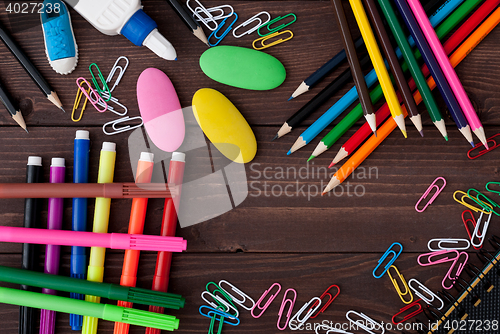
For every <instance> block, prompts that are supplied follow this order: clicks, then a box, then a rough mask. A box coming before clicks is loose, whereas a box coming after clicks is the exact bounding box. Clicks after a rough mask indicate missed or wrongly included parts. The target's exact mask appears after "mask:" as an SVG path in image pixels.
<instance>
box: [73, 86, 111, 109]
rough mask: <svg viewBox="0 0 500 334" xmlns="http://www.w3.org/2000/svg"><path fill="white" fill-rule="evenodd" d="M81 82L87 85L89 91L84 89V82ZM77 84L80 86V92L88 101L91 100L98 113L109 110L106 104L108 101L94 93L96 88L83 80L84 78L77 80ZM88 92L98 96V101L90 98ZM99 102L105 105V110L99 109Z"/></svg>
mask: <svg viewBox="0 0 500 334" xmlns="http://www.w3.org/2000/svg"><path fill="white" fill-rule="evenodd" d="M80 81H83V82H84V83H85V84H87V87H88V88H89V89H87V90H85V88H83V87H82V82H80ZM76 84H77V86H78V88H80V90H81V91H82V94H83V95H85V97H86V98H87V99H89V101H90V103H92V105H93V106H94V108H96V110H97V111H98V112H105V111H106V110H107V109H108V104H107V103H106V101H104V100H103V99H102V97H101V96H100V95H98V94H97V93H96V92H95V91H94V88H92V86H91V85H90V83H89V82H88V81H87V80H86V79H85V78H82V77H79V78H78V79H76ZM87 91H90V93H92V92H93V93H94V95H95V96H97V99H92V98H91V97H90V93H87ZM99 100H100V101H101V102H102V103H103V105H104V106H105V107H103V108H104V109H99V108H98V107H97V106H98V102H99Z"/></svg>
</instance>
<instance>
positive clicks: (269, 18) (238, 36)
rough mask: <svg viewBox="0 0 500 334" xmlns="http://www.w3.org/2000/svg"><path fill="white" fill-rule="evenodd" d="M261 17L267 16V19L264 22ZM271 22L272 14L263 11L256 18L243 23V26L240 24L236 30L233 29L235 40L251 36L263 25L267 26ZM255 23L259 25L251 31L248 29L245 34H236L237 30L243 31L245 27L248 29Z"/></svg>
mask: <svg viewBox="0 0 500 334" xmlns="http://www.w3.org/2000/svg"><path fill="white" fill-rule="evenodd" d="M261 16H266V18H265V19H264V20H262V19H261ZM269 21H271V14H269V13H268V12H266V11H262V12H260V13H257V14H255V15H254V16H252V17H251V18H249V19H248V20H246V21H245V22H243V23H242V24H240V25H239V26H237V27H236V28H234V29H233V36H234V38H240V37H243V36H245V35H250V34H251V33H253V32H254V31H256V30H257V29H259V28H260V27H261V26H262V25H264V24H266V23H267V22H269ZM254 22H257V24H256V25H254V26H253V27H252V28H250V29H248V30H246V31H245V32H242V33H240V34H236V30H238V29H241V28H243V27H246V26H248V25H250V24H252V23H254Z"/></svg>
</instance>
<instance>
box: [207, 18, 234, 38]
mask: <svg viewBox="0 0 500 334" xmlns="http://www.w3.org/2000/svg"><path fill="white" fill-rule="evenodd" d="M233 15H234V20H233V21H232V22H231V23H230V24H228V26H227V28H226V27H224V26H225V25H226V21H227V19H228V18H229V17H231V16H229V17H226V18H225V19H224V20H223V21H222V22H221V23H220V24H219V26H218V27H217V29H215V30H214V31H212V33H211V34H210V36H208V45H209V46H217V45H219V43H220V41H222V39H223V38H224V37H226V35H227V34H229V32H230V31H231V29H233V25H234V24H235V23H236V21H237V20H238V14H236V13H233ZM222 27H224V28H225V29H226V30H224V32H223V33H222V34H221V35H219V36H217V33H218V32H219V31H220V30H221V28H222ZM212 37H214V38H215V39H216V40H217V42H215V43H212V42H210V39H211V38H212Z"/></svg>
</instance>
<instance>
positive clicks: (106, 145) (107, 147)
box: [102, 141, 116, 152]
mask: <svg viewBox="0 0 500 334" xmlns="http://www.w3.org/2000/svg"><path fill="white" fill-rule="evenodd" d="M102 150H103V151H109V152H116V144H115V143H112V142H109V141H105V142H103V143H102Z"/></svg>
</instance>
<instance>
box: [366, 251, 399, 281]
mask: <svg viewBox="0 0 500 334" xmlns="http://www.w3.org/2000/svg"><path fill="white" fill-rule="evenodd" d="M395 245H398V246H399V247H400V250H399V252H398V253H397V254H396V252H395V251H393V250H392V247H393V246H395ZM402 251H403V245H401V244H400V243H399V242H394V243H393V244H392V245H391V246H390V247H389V248H388V249H387V250H386V251H385V253H384V255H382V257H381V258H380V260H378V264H377V266H376V267H375V269H373V277H375V278H380V277H382V276H384V274H385V272H386V271H387V270H389V268H390V266H392V264H393V263H394V261H396V259H397V258H398V256H399V255H400V254H401V252H402ZM391 253H392V254H394V256H393V257H392V259H391V260H390V261H389V263H387V264H386V265H385V267H384V271H383V272H382V274H380V275H379V276H377V275H375V272H376V271H377V269H378V268H379V267H380V265H381V264H382V263H383V262H384V261H385V259H386V258H387V257H388V256H389V254H391Z"/></svg>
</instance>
